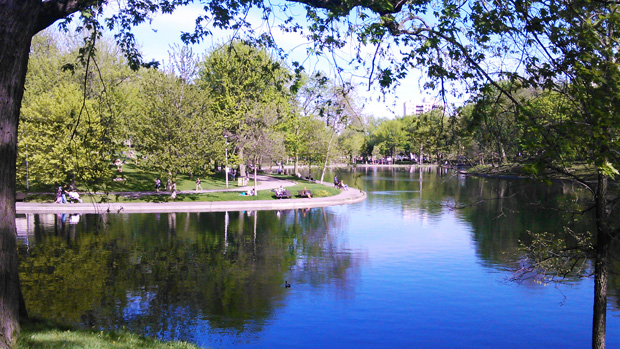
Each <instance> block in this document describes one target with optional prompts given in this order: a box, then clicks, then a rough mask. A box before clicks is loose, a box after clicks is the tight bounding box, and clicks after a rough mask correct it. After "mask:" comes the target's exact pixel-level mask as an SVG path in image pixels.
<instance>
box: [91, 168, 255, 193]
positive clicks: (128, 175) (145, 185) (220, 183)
mask: <svg viewBox="0 0 620 349" xmlns="http://www.w3.org/2000/svg"><path fill="white" fill-rule="evenodd" d="M118 175H119V176H118V177H119V178H124V179H125V180H124V181H118V182H113V183H112V184H111V185H110V186H109V187H107V188H106V189H107V191H109V192H114V191H154V190H155V179H157V177H158V175H157V174H156V173H153V172H145V171H143V170H142V169H140V168H139V167H136V165H135V164H133V163H127V164H125V165H123V172H121V173H119V174H118ZM198 177H199V178H200V181H201V182H202V189H205V190H208V189H225V188H226V179H225V177H224V174H223V173H216V174H213V175H208V176H198ZM160 179H161V181H162V185H161V186H162V188H164V189H165V188H166V178H164V177H160ZM176 182H177V190H193V189H196V177H192V178H190V177H189V176H188V175H184V174H180V175H178V176H177V178H176ZM249 183H252V181H251V180H250V181H249ZM233 185H234V186H236V185H237V183H236V181H235V182H234V183H233V181H229V187H230V186H233ZM79 189H80V191H83V190H85V189H86V188H79Z"/></svg>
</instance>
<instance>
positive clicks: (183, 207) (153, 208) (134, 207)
mask: <svg viewBox="0 0 620 349" xmlns="http://www.w3.org/2000/svg"><path fill="white" fill-rule="evenodd" d="M257 179H258V181H259V184H258V185H257V189H258V190H270V189H275V188H278V187H280V185H282V186H283V187H288V186H292V185H295V183H294V182H291V181H287V180H281V179H277V178H274V177H270V176H258V178H257ZM322 184H324V185H330V184H329V183H325V182H323V183H322ZM251 188H252V187H250V186H248V187H238V188H231V189H224V190H202V191H201V190H199V191H198V192H195V191H193V190H192V191H181V192H179V193H181V194H183V193H208V192H214V191H247V190H249V189H251ZM153 193H154V192H153ZM145 194H148V193H145ZM365 199H366V193H365V192H363V191H362V190H359V189H355V188H349V190H343V191H341V192H340V193H339V194H338V195H334V196H328V197H315V198H312V199H308V198H303V199H280V200H253V201H200V202H161V203H145V202H139V203H138V202H135V203H134V202H125V203H82V204H56V203H31V202H17V203H16V204H15V208H16V211H17V213H18V214H24V213H168V212H224V211H256V210H290V209H299V208H314V207H325V206H335V205H346V204H353V203H356V202H361V201H364V200H365Z"/></svg>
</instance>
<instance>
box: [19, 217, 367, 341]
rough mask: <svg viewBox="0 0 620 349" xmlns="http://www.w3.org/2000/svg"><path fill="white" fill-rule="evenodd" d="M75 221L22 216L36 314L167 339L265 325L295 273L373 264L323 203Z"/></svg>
mask: <svg viewBox="0 0 620 349" xmlns="http://www.w3.org/2000/svg"><path fill="white" fill-rule="evenodd" d="M68 218H69V217H62V216H56V215H28V216H25V217H20V218H19V219H23V220H25V222H30V224H29V225H26V226H24V225H23V224H22V225H20V226H21V227H23V228H24V229H25V231H24V229H22V230H20V232H21V234H22V236H27V237H28V239H27V240H28V244H22V247H21V248H20V253H21V257H22V262H21V277H22V285H23V289H24V296H25V298H26V303H27V304H28V307H29V311H30V314H31V315H33V316H36V317H41V318H46V319H52V320H57V321H60V322H64V323H70V324H77V325H82V326H88V327H95V328H112V329H118V328H122V327H126V328H128V329H130V330H135V331H137V332H140V333H144V334H147V335H153V336H158V337H161V338H191V336H192V333H191V331H192V328H194V327H195V326H204V325H205V324H208V327H209V328H210V329H211V331H213V330H218V329H220V330H225V331H234V332H236V333H244V332H246V331H249V333H255V332H256V331H260V329H261V328H262V326H264V323H265V321H267V319H269V318H270V317H271V316H272V314H273V312H274V309H276V308H277V307H279V304H281V300H282V299H283V297H285V296H286V290H285V289H284V288H283V287H282V285H283V283H284V280H285V279H286V280H289V281H290V282H291V283H292V284H294V285H299V284H302V283H307V284H310V285H313V286H317V287H318V286H321V285H324V284H326V283H329V282H331V281H332V280H337V282H336V284H337V285H338V287H341V288H347V287H349V284H350V283H351V284H353V283H354V280H352V279H354V278H355V275H356V274H357V270H358V269H359V267H360V264H361V263H363V262H364V257H363V256H356V255H354V254H356V253H357V252H355V251H352V250H350V249H348V248H347V244H346V241H345V240H344V239H343V237H342V236H341V235H339V232H341V231H343V230H344V229H345V228H346V227H345V226H346V224H347V221H346V220H345V219H343V218H342V217H333V216H332V215H331V214H330V213H329V212H328V211H326V210H324V209H320V208H319V209H311V210H290V211H279V212H277V213H276V212H273V211H258V212H256V211H247V212H225V213H170V214H167V217H166V218H164V220H162V219H161V218H163V217H161V216H160V215H156V214H131V215H128V214H107V215H105V216H98V215H84V216H82V217H81V219H80V222H79V224H73V221H71V220H70V219H68ZM24 233H25V234H24ZM26 246H27V248H26ZM201 324H202V325H201Z"/></svg>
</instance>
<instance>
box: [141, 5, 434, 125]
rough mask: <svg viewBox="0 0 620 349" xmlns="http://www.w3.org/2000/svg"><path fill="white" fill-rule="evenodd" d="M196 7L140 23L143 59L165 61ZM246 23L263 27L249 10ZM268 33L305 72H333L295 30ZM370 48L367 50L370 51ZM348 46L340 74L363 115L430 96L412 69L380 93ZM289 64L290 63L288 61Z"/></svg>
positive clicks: (388, 112) (211, 41)
mask: <svg viewBox="0 0 620 349" xmlns="http://www.w3.org/2000/svg"><path fill="white" fill-rule="evenodd" d="M201 11H202V9H201V7H200V6H195V5H194V6H190V7H184V8H180V9H178V10H176V11H175V12H174V13H173V14H169V15H162V14H158V15H157V16H155V17H154V18H152V20H151V21H150V23H148V24H143V25H141V26H139V27H137V28H136V30H135V31H134V33H135V35H136V39H137V41H138V42H139V43H140V45H141V50H142V53H143V56H144V58H145V60H147V61H149V60H152V59H154V60H157V61H167V60H168V50H169V49H170V45H172V44H175V43H177V44H180V43H181V40H180V35H181V33H182V32H191V31H193V29H194V24H195V22H194V21H195V18H196V17H197V16H198V15H199V14H200V13H201ZM293 12H294V14H295V15H297V18H299V20H300V21H304V19H305V11H304V9H303V8H301V7H299V8H298V9H296V8H293ZM248 19H249V22H251V23H256V28H258V29H261V30H266V26H264V25H263V26H261V24H262V23H263V22H262V21H261V20H260V18H259V14H257V13H252V12H250V14H249V16H248ZM272 33H273V35H274V37H275V38H276V40H277V42H278V44H279V45H280V47H282V48H283V49H284V50H285V52H287V53H289V57H290V61H300V62H304V67H305V68H306V71H308V72H313V71H316V70H321V71H323V72H327V73H328V74H329V75H331V76H335V74H334V65H333V63H331V62H330V57H324V58H318V59H317V58H315V57H308V56H307V54H306V48H308V47H309V45H310V43H309V42H308V40H307V39H305V38H304V37H302V36H301V35H299V34H296V33H283V32H281V31H279V30H278V29H272ZM230 36H231V33H230V32H221V31H215V30H214V31H213V36H210V37H207V38H205V39H204V40H203V42H202V43H201V44H198V45H193V46H191V47H192V49H193V51H194V52H195V53H198V54H203V53H205V52H206V51H208V50H209V48H211V47H213V46H214V45H217V44H219V43H222V42H224V41H226V40H227V39H229V38H230ZM370 50H371V48H369V51H368V53H369V54H370V52H371V51H370ZM352 52H353V51H352V49H348V50H347V48H345V49H343V50H342V52H340V53H339V56H340V63H339V64H340V65H341V66H343V67H344V68H345V71H344V73H343V74H342V76H343V77H344V78H346V79H351V80H352V82H353V83H354V84H355V85H356V90H357V93H358V95H359V96H360V104H363V106H364V107H363V112H364V114H367V115H374V116H375V117H389V118H392V117H394V116H395V115H396V116H401V115H402V110H403V102H405V101H409V100H413V101H416V102H417V101H420V100H421V99H422V97H426V98H427V99H429V97H430V98H432V97H433V96H432V95H430V94H429V93H428V92H424V91H422V88H421V86H422V84H423V83H424V82H423V81H422V80H421V78H420V73H419V72H416V71H413V73H410V76H409V77H407V78H406V79H405V80H403V81H401V86H400V87H398V88H397V89H396V91H395V93H392V94H389V95H386V96H383V95H382V94H381V93H380V91H379V90H378V88H377V87H376V86H370V90H369V86H368V78H367V72H366V71H362V70H354V68H353V67H352V66H350V65H348V64H347V63H346V62H347V61H348V60H349V59H351V58H352V57H353V56H352V54H353V53H352ZM289 63H290V62H289Z"/></svg>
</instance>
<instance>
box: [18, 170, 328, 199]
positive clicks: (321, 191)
mask: <svg viewBox="0 0 620 349" xmlns="http://www.w3.org/2000/svg"><path fill="white" fill-rule="evenodd" d="M125 166H127V165H125ZM273 177H276V178H280V179H286V180H290V181H294V182H296V183H297V184H296V185H294V186H291V187H286V189H287V190H289V191H290V192H291V193H292V194H293V199H295V198H297V191H299V190H303V189H304V188H306V189H308V190H311V191H312V193H313V197H327V196H333V195H337V194H338V193H340V190H339V189H336V188H334V187H329V186H325V185H322V184H316V183H311V182H307V181H304V180H299V179H298V178H296V177H292V176H284V175H273ZM201 180H202V178H201ZM222 182H223V186H222V187H221V188H220V189H225V187H226V185H225V183H224V179H223V178H222ZM252 183H253V182H252V181H250V183H249V184H248V186H249V187H251V185H252ZM185 184H186V185H185V188H183V187H181V188H179V186H177V188H178V189H179V190H194V189H195V184H194V183H193V182H192V183H191V184H192V186H191V187H189V188H188V187H187V183H185ZM236 186H237V184H236V183H234V184H233V183H230V184H229V187H230V188H234V187H236ZM207 188H209V189H213V188H210V187H207V186H206V185H205V184H204V181H203V189H207ZM145 191H147V192H152V191H153V188H148V189H146V190H145ZM137 192H140V191H139V190H138V191H137ZM81 198H82V200H83V201H84V202H85V203H92V202H96V203H104V202H119V203H124V202H136V203H144V202H203V201H255V200H279V199H277V198H276V197H275V196H274V193H273V191H271V190H259V191H258V195H256V196H245V195H241V192H239V191H233V192H213V193H189V194H179V195H177V198H176V199H175V200H173V199H171V198H170V194H169V193H167V192H161V193H160V194H148V195H141V194H138V195H136V196H130V195H129V194H108V195H92V194H85V195H82V197H81ZM27 201H28V202H50V203H51V202H54V201H55V195H29V196H28V200H27Z"/></svg>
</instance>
